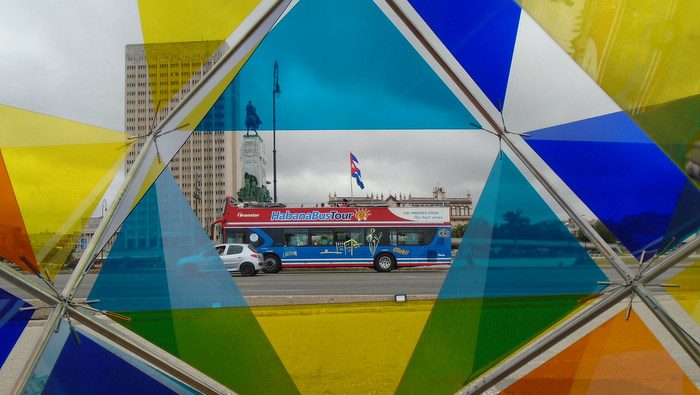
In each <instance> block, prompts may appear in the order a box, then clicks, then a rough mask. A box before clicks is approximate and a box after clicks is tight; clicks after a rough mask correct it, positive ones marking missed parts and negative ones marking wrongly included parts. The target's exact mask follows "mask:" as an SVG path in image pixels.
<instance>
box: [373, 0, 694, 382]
mask: <svg viewBox="0 0 700 395" xmlns="http://www.w3.org/2000/svg"><path fill="white" fill-rule="evenodd" d="M383 2H384V3H385V4H386V5H388V7H389V8H390V10H391V11H392V12H393V13H394V15H395V16H396V17H398V18H399V20H400V21H401V23H403V24H404V26H405V27H406V28H408V30H409V31H410V33H411V34H412V35H413V36H414V38H416V39H417V40H418V42H419V43H420V45H421V46H422V47H423V49H425V50H426V51H427V52H428V54H429V55H430V57H431V58H432V59H433V60H435V62H436V63H437V65H438V66H439V67H440V68H441V70H442V71H444V72H445V73H446V74H447V76H448V77H449V79H450V81H451V82H453V83H454V84H455V85H456V86H457V89H459V91H460V93H462V94H463V95H464V96H465V97H466V98H467V99H468V100H469V102H470V103H471V104H472V105H473V106H474V107H475V108H476V109H477V111H478V112H479V115H481V116H482V117H483V118H484V119H485V120H486V122H487V123H488V126H490V127H491V128H493V130H495V132H496V133H497V135H498V137H499V138H500V139H501V140H502V141H505V143H506V145H507V146H508V147H509V148H510V149H511V150H512V151H513V153H514V154H515V155H516V156H517V157H518V159H519V160H520V162H521V163H522V164H523V165H524V166H525V167H526V168H527V169H528V171H530V173H531V174H532V175H533V176H534V177H535V178H536V179H537V180H538V181H539V182H540V184H541V185H542V186H543V187H544V188H545V190H546V191H547V192H548V193H549V195H550V196H551V197H552V198H554V200H555V201H556V202H557V203H558V204H559V205H560V206H561V207H562V208H563V209H564V211H565V212H566V213H567V214H568V215H569V216H570V217H571V218H572V219H573V220H574V222H575V223H576V225H578V226H579V228H581V230H582V231H583V233H584V234H585V235H586V236H587V237H588V238H589V240H591V241H592V242H593V243H594V245H595V246H596V248H598V250H599V251H600V252H601V253H603V255H604V256H605V258H606V259H607V260H608V261H609V262H610V263H611V265H612V266H613V267H614V268H615V270H616V271H617V272H618V273H619V274H620V275H621V276H622V277H623V279H625V280H626V283H625V285H624V286H623V287H622V288H621V289H620V290H617V291H616V292H615V293H614V295H616V297H619V296H620V295H622V294H624V295H625V296H626V295H628V294H631V293H632V291H633V290H634V292H635V293H637V294H639V296H640V297H641V298H642V299H643V300H644V302H645V303H646V304H647V305H648V306H649V308H650V309H651V310H652V311H653V312H654V314H655V315H656V317H657V318H658V319H659V320H660V321H661V322H662V324H663V325H664V326H666V327H667V329H669V331H670V332H671V335H673V337H674V338H675V339H676V341H678V343H679V344H680V345H681V346H683V347H684V349H686V351H687V352H688V353H689V355H690V356H691V358H693V359H694V360H695V362H696V363H698V364H700V359H696V355H697V356H698V357H700V352H698V350H697V345H696V344H695V343H694V342H693V341H692V339H690V338H689V336H688V335H687V333H685V332H684V331H682V329H680V327H678V325H677V324H676V323H675V321H673V320H672V319H671V318H670V316H669V315H668V313H666V311H665V310H664V309H663V307H662V306H661V305H660V304H659V303H658V301H657V300H656V298H654V296H653V295H651V293H649V292H648V290H647V289H646V287H644V285H643V284H637V282H638V281H639V278H638V277H639V276H637V277H635V276H634V274H633V273H632V271H631V270H630V269H629V268H628V267H627V265H626V264H625V263H624V261H622V259H621V258H620V257H619V256H618V255H617V254H616V253H615V252H614V251H613V250H612V248H611V247H610V246H609V245H608V244H607V243H606V242H605V241H604V240H603V238H602V237H601V236H600V235H599V234H598V233H597V232H596V231H595V230H594V229H593V227H592V226H591V225H590V224H589V223H588V222H587V221H585V220H584V219H583V217H582V216H580V215H579V213H578V212H577V211H576V210H575V209H574V208H573V206H572V205H571V204H570V203H569V201H568V200H567V199H566V198H564V197H563V196H562V195H561V194H560V193H559V191H557V189H556V188H555V187H554V186H553V185H552V184H551V183H550V182H549V181H548V180H547V178H546V177H545V176H544V174H543V173H541V172H540V171H539V169H538V168H537V167H536V166H535V165H534V164H533V163H532V162H531V161H530V160H529V158H528V157H527V156H526V155H525V154H524V153H523V152H522V151H521V150H520V149H519V148H518V147H517V145H516V144H515V142H514V141H513V140H512V139H511V137H510V135H509V134H508V133H507V132H506V130H505V127H504V126H503V125H501V124H500V123H499V122H498V121H497V120H496V119H495V117H494V116H492V112H493V111H494V110H495V109H491V111H489V110H488V109H487V108H486V107H484V105H482V103H481V102H480V101H479V100H478V99H477V98H476V95H475V94H474V93H473V92H471V90H470V89H469V87H468V85H467V84H466V83H465V82H464V81H463V80H462V78H460V77H459V75H458V74H457V73H456V72H455V71H454V70H453V69H452V67H451V66H450V64H449V62H448V61H447V60H446V59H445V58H444V57H443V56H442V54H441V53H440V51H439V50H438V49H437V48H436V47H435V46H434V45H433V41H432V40H431V39H429V38H428V37H427V36H426V34H424V33H423V31H422V29H421V28H420V27H419V26H417V25H416V24H415V23H414V21H413V19H412V18H411V17H410V16H409V15H407V13H406V12H405V11H404V10H405V9H412V8H411V6H410V4H407V2H406V1H405V0H383ZM399 3H401V4H399ZM522 12H524V11H522ZM433 40H434V39H433ZM487 105H488V106H489V108H490V107H492V104H491V103H490V102H488V104H487ZM679 256H680V255H679ZM680 259H682V257H680V258H678V260H680ZM676 262H677V260H676V261H674V262H669V263H666V264H663V263H662V264H661V265H663V268H664V269H663V270H665V269H667V268H668V267H671V266H672V265H673V264H675V263H676ZM661 265H660V266H661ZM663 270H661V269H660V270H658V271H657V272H655V273H661V272H662V271H663ZM657 275H658V274H657ZM623 297H624V296H623ZM608 299H610V298H608ZM593 311H594V313H589V314H585V315H584V316H583V317H584V319H586V318H587V319H590V318H592V317H591V316H590V315H591V314H595V315H597V314H598V313H595V311H596V310H593ZM580 320H581V319H580V318H577V317H574V318H572V319H571V321H569V322H574V323H579V321H580ZM575 328H576V326H572V325H568V324H566V323H565V324H563V325H562V326H560V327H559V328H557V329H555V331H554V332H551V333H550V335H551V336H550V337H547V338H545V339H546V341H544V342H537V343H536V344H537V346H535V347H533V348H532V349H530V351H528V352H527V353H524V354H519V355H518V357H517V358H515V359H513V360H512V361H511V362H510V363H509V364H508V365H506V367H505V368H504V369H505V370H492V371H491V372H488V373H486V374H485V375H484V376H483V377H484V378H483V379H482V381H481V382H482V383H483V384H481V385H479V386H478V387H475V388H477V389H476V390H477V391H478V390H479V389H481V390H483V389H484V388H485V386H491V385H493V384H494V383H495V382H496V381H498V380H500V379H501V378H503V377H505V376H504V375H503V374H502V373H499V372H504V371H508V372H512V371H514V369H515V368H517V366H521V365H522V364H524V363H525V362H527V361H529V360H531V359H532V358H534V356H536V355H538V354H540V353H541V352H543V351H544V349H545V348H547V347H549V346H551V345H552V344H554V343H555V342H556V341H554V339H557V338H563V337H565V336H568V335H569V334H570V333H572V332H573V330H575ZM686 347H687V348H686ZM507 374H508V373H506V375H507ZM468 388H471V387H468Z"/></svg>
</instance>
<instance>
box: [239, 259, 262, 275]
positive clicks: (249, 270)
mask: <svg viewBox="0 0 700 395" xmlns="http://www.w3.org/2000/svg"><path fill="white" fill-rule="evenodd" d="M238 270H239V271H240V272H241V276H243V277H250V276H254V275H256V274H257V273H258V271H257V270H255V266H253V264H252V263H250V262H243V263H241V266H240V267H239V268H238Z"/></svg>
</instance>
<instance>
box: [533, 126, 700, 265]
mask: <svg viewBox="0 0 700 395" xmlns="http://www.w3.org/2000/svg"><path fill="white" fill-rule="evenodd" d="M525 140H526V141H527V143H528V144H529V145H530V146H531V147H532V148H533V149H534V150H535V152H537V153H538V154H539V155H540V157H542V159H544V161H545V162H547V164H548V165H549V166H550V167H551V168H552V169H553V170H554V171H555V172H556V173H557V174H558V175H559V177H561V179H562V180H563V181H564V182H565V183H566V184H567V185H568V186H569V187H570V188H571V189H572V190H573V191H574V193H576V194H577V195H578V197H579V198H580V199H581V200H582V201H583V202H584V203H585V204H586V205H587V206H588V207H589V208H590V209H591V210H592V211H593V213H594V214H595V215H596V216H597V217H598V218H599V219H600V220H601V221H602V222H603V223H604V224H605V225H606V226H607V227H608V228H609V229H610V230H611V231H612V232H613V234H615V236H616V237H617V238H618V239H619V240H620V242H622V244H623V245H624V246H625V247H627V248H628V249H629V250H630V251H631V252H632V253H633V254H634V255H635V256H636V257H637V258H639V257H640V256H641V254H642V251H643V250H645V251H646V253H645V256H646V257H647V258H650V257H651V256H653V254H654V253H655V252H657V251H658V250H659V249H660V248H663V247H664V246H666V245H667V244H668V242H669V241H671V240H673V241H674V242H675V243H677V242H680V241H682V240H683V239H684V238H685V236H687V235H688V234H689V233H692V232H694V231H695V230H696V229H697V228H698V226H700V212H699V211H698V210H697V209H695V210H690V209H689V208H690V207H694V208H697V207H699V206H700V192H699V191H698V190H697V188H695V187H694V186H693V185H692V183H691V182H690V181H689V180H688V178H687V177H686V176H685V175H684V174H683V173H682V172H681V171H680V170H679V169H678V167H677V166H676V165H675V164H674V163H673V162H671V161H670V160H669V159H668V157H667V156H666V155H665V154H664V153H663V152H662V151H661V150H660V149H659V148H658V147H657V146H656V144H654V142H653V141H651V139H649V138H648V137H647V136H646V135H645V134H644V132H643V131H642V130H641V129H639V127H638V126H637V125H636V124H635V123H634V122H633V121H632V120H631V119H630V118H629V117H628V116H627V115H626V114H625V113H623V112H617V113H613V114H608V115H604V116H600V117H596V118H590V119H586V120H583V121H578V122H573V123H569V124H563V125H559V126H554V127H550V128H546V129H541V130H537V131H533V132H530V133H529V137H527V138H526V139H525ZM611 196H614V197H615V198H614V199H611V198H610V197H611ZM676 210H681V211H680V212H682V213H685V214H683V215H682V218H681V217H678V216H677V215H676ZM674 216H675V217H676V218H675V219H674Z"/></svg>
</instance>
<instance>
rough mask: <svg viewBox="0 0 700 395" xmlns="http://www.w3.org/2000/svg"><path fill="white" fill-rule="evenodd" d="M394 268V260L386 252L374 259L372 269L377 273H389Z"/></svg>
mask: <svg viewBox="0 0 700 395" xmlns="http://www.w3.org/2000/svg"><path fill="white" fill-rule="evenodd" d="M395 266H396V258H394V256H393V255H391V254H388V253H386V252H382V253H381V254H378V255H377V256H376V257H374V269H375V270H376V271H378V272H390V271H391V270H392V269H394V267H395Z"/></svg>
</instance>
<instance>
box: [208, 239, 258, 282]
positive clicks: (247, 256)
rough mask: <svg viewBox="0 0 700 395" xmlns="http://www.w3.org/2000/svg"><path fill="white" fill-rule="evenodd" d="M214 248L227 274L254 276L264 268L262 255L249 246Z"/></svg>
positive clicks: (229, 245) (237, 244)
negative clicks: (235, 273) (238, 273)
mask: <svg viewBox="0 0 700 395" xmlns="http://www.w3.org/2000/svg"><path fill="white" fill-rule="evenodd" d="M215 248H216V251H217V252H218V253H219V256H220V257H221V260H222V261H223V262H224V266H225V267H226V270H228V271H229V273H232V272H240V273H241V276H243V277H248V276H254V275H256V274H258V270H260V269H262V268H263V267H264V266H265V259H264V258H263V255H262V254H261V253H259V252H258V250H256V249H255V247H253V246H252V245H250V244H239V243H231V244H217V245H216V246H215Z"/></svg>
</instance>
